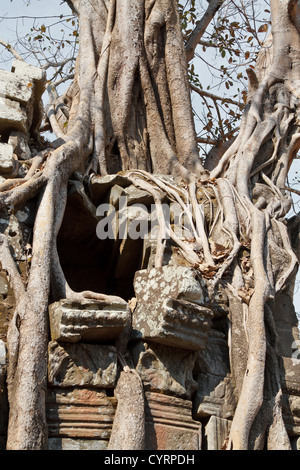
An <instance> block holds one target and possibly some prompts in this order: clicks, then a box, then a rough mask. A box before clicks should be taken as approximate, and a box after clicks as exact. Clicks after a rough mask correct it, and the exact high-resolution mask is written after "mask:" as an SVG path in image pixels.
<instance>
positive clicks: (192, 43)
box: [185, 0, 225, 62]
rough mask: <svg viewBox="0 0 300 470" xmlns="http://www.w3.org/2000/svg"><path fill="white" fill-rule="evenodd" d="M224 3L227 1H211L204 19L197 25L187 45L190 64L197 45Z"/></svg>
mask: <svg viewBox="0 0 300 470" xmlns="http://www.w3.org/2000/svg"><path fill="white" fill-rule="evenodd" d="M224 1H225V0H210V2H209V6H208V8H207V10H206V12H205V13H204V15H203V17H202V18H201V20H200V21H199V23H198V24H197V26H196V28H195V29H194V31H193V32H192V34H191V36H190V38H189V40H188V41H187V43H186V46H185V50H186V56H187V61H188V62H190V60H192V58H193V57H194V52H195V49H196V47H197V45H198V44H199V41H200V39H201V38H202V36H203V34H204V33H205V31H206V29H207V27H208V25H209V23H210V22H211V20H212V19H213V17H214V16H215V14H216V13H217V11H218V10H219V8H220V7H221V6H222V4H223V3H224Z"/></svg>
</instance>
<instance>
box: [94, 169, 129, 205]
mask: <svg viewBox="0 0 300 470" xmlns="http://www.w3.org/2000/svg"><path fill="white" fill-rule="evenodd" d="M114 185H118V186H120V187H122V188H126V187H127V186H130V185H131V181H130V180H129V179H127V178H126V177H125V176H122V175H121V174H118V173H117V174H113V175H105V176H93V177H92V178H91V179H90V186H89V190H90V195H91V198H92V201H93V202H94V203H95V204H100V203H102V202H104V199H105V197H106V196H107V194H108V192H109V190H110V189H111V188H112V187H113V186H114Z"/></svg>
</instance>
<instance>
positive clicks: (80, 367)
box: [48, 341, 117, 389]
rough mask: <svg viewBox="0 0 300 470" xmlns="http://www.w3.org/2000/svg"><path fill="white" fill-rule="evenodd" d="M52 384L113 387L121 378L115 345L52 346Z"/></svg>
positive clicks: (50, 363) (49, 380)
mask: <svg viewBox="0 0 300 470" xmlns="http://www.w3.org/2000/svg"><path fill="white" fill-rule="evenodd" d="M48 352H49V356H48V357H49V359H48V382H49V384H50V385H51V386H58V387H85V388H87V387H96V388H102V389H103V388H113V387H114V386H115V382H116V378H117V350H116V348H115V347H114V346H99V345H96V344H83V343H75V344H69V343H65V344H64V345H59V344H58V343H56V342H55V341H51V342H50V343H49V348H48Z"/></svg>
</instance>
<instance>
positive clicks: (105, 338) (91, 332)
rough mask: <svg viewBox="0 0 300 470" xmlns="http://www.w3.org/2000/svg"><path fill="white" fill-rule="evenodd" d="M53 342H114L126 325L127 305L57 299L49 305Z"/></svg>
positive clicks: (121, 302) (123, 302)
mask: <svg viewBox="0 0 300 470" xmlns="http://www.w3.org/2000/svg"><path fill="white" fill-rule="evenodd" d="M49 317H50V330H51V338H52V340H55V341H58V342H71V343H76V342H79V341H82V342H96V343H101V342H109V341H114V340H115V339H117V338H118V336H119V335H120V334H121V332H122V331H123V329H124V328H125V326H126V325H127V324H128V322H129V320H130V317H129V312H128V309H127V302H125V300H124V301H122V299H120V301H118V302H117V301H116V302H115V303H107V302H104V301H91V300H83V301H81V302H74V301H71V300H65V299H64V300H60V301H59V302H56V303H54V304H51V305H50V306H49Z"/></svg>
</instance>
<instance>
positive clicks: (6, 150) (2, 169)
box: [0, 143, 16, 174]
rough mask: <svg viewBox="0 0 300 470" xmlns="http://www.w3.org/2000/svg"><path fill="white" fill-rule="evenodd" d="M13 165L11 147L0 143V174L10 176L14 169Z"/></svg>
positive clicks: (14, 162) (14, 163) (12, 150)
mask: <svg viewBox="0 0 300 470" xmlns="http://www.w3.org/2000/svg"><path fill="white" fill-rule="evenodd" d="M15 165H16V161H15V159H14V149H13V147H12V145H10V144H4V143H0V173H4V174H11V173H12V172H13V171H14V169H15Z"/></svg>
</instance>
